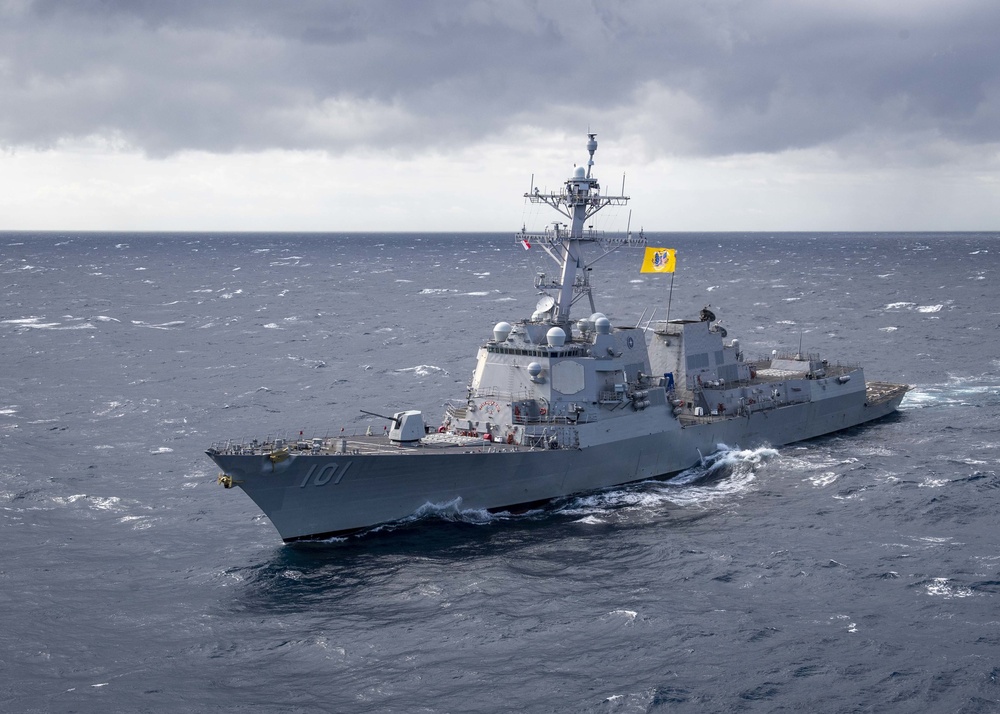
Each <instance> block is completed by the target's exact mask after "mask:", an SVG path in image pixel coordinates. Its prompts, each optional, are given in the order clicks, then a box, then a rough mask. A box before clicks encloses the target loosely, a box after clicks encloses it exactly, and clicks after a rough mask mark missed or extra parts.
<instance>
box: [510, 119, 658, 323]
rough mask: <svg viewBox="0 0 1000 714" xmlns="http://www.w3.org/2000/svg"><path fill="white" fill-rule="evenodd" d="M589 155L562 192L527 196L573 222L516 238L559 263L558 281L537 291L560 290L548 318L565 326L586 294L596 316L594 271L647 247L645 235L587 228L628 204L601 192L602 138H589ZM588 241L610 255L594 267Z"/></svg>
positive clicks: (537, 283) (541, 283) (543, 282)
mask: <svg viewBox="0 0 1000 714" xmlns="http://www.w3.org/2000/svg"><path fill="white" fill-rule="evenodd" d="M588 136H589V137H590V140H589V141H588V142H587V151H588V153H589V154H590V158H589V160H588V161H587V167H586V168H584V167H583V166H578V167H576V169H575V170H574V172H573V177H572V178H570V179H567V180H566V182H565V184H564V187H563V189H562V190H561V191H560V192H558V193H541V192H540V191H539V190H538V189H537V188H535V189H534V191H532V192H531V193H526V194H524V197H525V198H527V199H528V200H529V201H531V202H532V203H544V204H547V205H548V206H551V207H552V208H553V209H555V210H556V211H558V212H559V213H561V214H562V215H564V216H566V218H568V219H569V220H570V224H569V225H568V226H567V224H565V223H560V222H558V221H556V222H555V223H553V224H552V226H551V227H549V228H546V229H545V232H544V233H528V232H527V231H526V230H525V229H524V228H522V229H521V232H520V233H518V234H517V235H516V236H515V238H517V239H518V240H519V241H522V242H525V241H526V242H527V244H531V245H535V244H537V245H538V246H540V247H541V248H542V249H543V250H544V251H545V252H546V253H547V254H548V255H549V257H551V258H552V260H554V261H555V262H556V264H557V265H558V266H559V269H560V276H559V278H558V279H551V280H549V281H547V282H546V280H545V276H544V275H540V276H539V277H538V279H536V281H535V287H537V288H539V289H541V290H546V289H553V290H557V291H558V293H557V296H556V297H555V304H554V305H553V307H552V309H551V311H550V312H549V313H548V314H549V317H548V320H549V321H550V322H552V323H553V324H557V325H564V324H566V323H568V322H569V319H570V308H571V306H572V305H573V304H574V303H575V302H576V301H577V300H579V299H580V298H581V297H583V296H584V295H586V296H587V298H588V300H589V301H590V311H591V313H593V312H596V307H595V305H594V297H593V294H592V293H591V289H590V273H589V268H590V266H592V265H593V264H594V263H596V262H597V261H598V260H600V259H601V258H603V257H605V256H607V255H609V254H610V253H613V252H614V251H615V250H617V249H618V248H620V247H621V246H643V245H645V244H646V238H645V236H644V235H643V234H642V231H640V232H639V235H638V236H633V235H632V234H631V233H629V232H626V233H625V234H624V235H613V236H611V235H605V233H604V231H595V230H594V229H593V227H586V226H587V221H589V220H590V218H591V217H592V216H593V215H594V214H595V213H597V212H598V211H600V210H601V209H602V208H604V207H605V206H624V205H625V204H626V203H628V200H629V197H628V196H608V195H602V194H601V186H600V184H599V183H598V182H597V178H596V177H595V176H593V167H594V152H595V151H597V134H589V135H588ZM586 243H596V244H598V246H600V247H601V249H602V250H603V251H604V252H603V253H602V254H601V255H599V256H597V257H596V258H594V259H593V260H591V261H590V262H589V263H587V262H586V261H585V260H584V250H583V246H584V244H586Z"/></svg>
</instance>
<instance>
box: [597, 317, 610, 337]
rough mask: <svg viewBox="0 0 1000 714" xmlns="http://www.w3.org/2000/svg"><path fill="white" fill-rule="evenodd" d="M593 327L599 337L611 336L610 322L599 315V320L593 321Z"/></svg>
mask: <svg viewBox="0 0 1000 714" xmlns="http://www.w3.org/2000/svg"><path fill="white" fill-rule="evenodd" d="M594 327H595V328H597V334H599V335H610V334H611V320H609V319H608V318H606V317H605V316H604V315H601V316H600V317H599V318H597V319H596V320H594Z"/></svg>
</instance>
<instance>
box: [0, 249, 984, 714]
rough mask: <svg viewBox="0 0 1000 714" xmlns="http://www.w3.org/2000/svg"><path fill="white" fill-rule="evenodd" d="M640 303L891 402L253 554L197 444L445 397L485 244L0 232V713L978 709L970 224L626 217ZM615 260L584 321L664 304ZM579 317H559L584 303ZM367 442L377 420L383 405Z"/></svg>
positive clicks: (980, 409)
mask: <svg viewBox="0 0 1000 714" xmlns="http://www.w3.org/2000/svg"><path fill="white" fill-rule="evenodd" d="M649 239H650V244H651V245H662V246H665V247H671V248H676V249H677V251H678V269H677V273H675V280H674V285H673V294H672V299H671V313H670V317H671V318H677V317H693V316H694V315H696V314H697V311H698V310H699V309H700V308H701V307H703V306H705V305H707V304H710V305H711V306H712V309H713V311H714V312H715V313H716V315H717V316H718V317H719V319H720V320H721V321H722V324H723V325H724V326H725V327H726V329H727V330H728V333H729V337H738V338H739V339H740V341H741V343H742V345H743V351H744V352H745V353H746V354H747V355H748V357H752V356H758V355H768V354H770V352H771V350H772V349H775V348H777V349H779V350H788V351H797V350H798V349H799V345H800V344H801V348H802V349H803V351H808V352H820V353H822V354H823V356H824V357H826V358H828V359H830V360H831V361H833V360H837V361H840V362H842V363H861V364H863V365H864V366H865V369H866V375H867V377H868V378H869V379H875V380H883V381H897V382H905V383H907V384H910V385H912V386H913V390H912V391H911V392H910V393H909V394H908V395H907V397H906V399H905V400H904V402H903V404H902V407H901V409H900V411H899V412H898V413H897V414H896V415H893V416H891V417H889V418H886V419H884V420H882V421H880V422H877V423H874V424H871V425H868V426H865V427H861V428H855V429H851V430H849V431H846V432H843V433H839V434H836V435H832V436H828V437H824V438H820V439H815V440H813V441H809V442H807V443H802V444H798V445H793V446H787V447H783V448H779V449H769V448H762V449H754V450H746V449H742V448H740V445H738V444H731V445H728V449H727V450H725V451H724V452H723V453H722V454H720V455H717V456H716V457H713V458H712V459H711V460H710V461H707V462H706V464H705V465H704V466H700V467H698V468H695V469H693V470H691V471H689V472H686V473H685V474H682V475H681V476H680V477H679V478H678V479H675V480H674V481H673V482H649V483H642V484H637V485H634V486H630V487H627V488H620V489H616V490H613V491H609V492H604V493H599V494H587V495H583V496H580V497H575V498H568V499H565V500H563V501H560V502H558V503H554V504H552V506H551V507H550V508H548V509H545V510H541V511H534V512H529V513H527V514H522V515H518V516H510V515H501V516H489V515H488V514H484V513H478V512H472V513H462V512H438V513H429V514H425V515H424V516H422V517H419V518H412V519H408V520H406V521H405V522H401V523H395V524H390V525H389V526H386V527H382V528H377V529H372V530H370V531H369V532H367V533H362V534H360V535H357V536H352V537H350V538H346V539H341V540H334V541H328V542H323V543H310V544H303V545H294V546H291V545H283V544H282V542H281V539H280V538H279V536H278V534H277V532H276V531H275V530H274V529H273V527H272V526H271V524H270V522H269V521H268V520H267V519H266V518H265V517H264V516H262V515H261V514H260V513H259V512H258V511H257V509H256V507H255V506H254V505H253V504H252V502H251V501H250V500H249V499H248V498H247V497H246V496H245V495H244V494H243V493H242V492H241V491H240V490H238V489H232V490H225V489H223V488H221V487H219V486H218V485H217V484H216V482H215V478H216V475H217V470H216V469H215V468H214V465H213V464H212V463H211V462H210V461H209V460H208V458H207V457H206V456H205V455H204V453H203V452H204V450H205V449H206V448H207V447H208V446H210V445H211V444H212V443H213V442H215V441H220V440H224V439H227V438H241V437H252V436H262V435H268V434H272V435H276V434H277V435H280V434H282V433H284V434H289V435H295V434H297V433H298V431H299V430H303V431H305V432H306V433H307V434H314V433H327V432H329V433H338V432H339V430H340V429H341V428H344V427H347V428H351V427H358V426H363V425H365V424H366V423H368V422H367V421H366V420H367V419H368V418H369V417H366V416H365V415H363V414H361V413H360V411H359V410H360V409H368V410H371V411H374V412H380V413H385V412H391V411H393V410H398V409H403V408H417V409H421V410H422V411H423V412H424V413H425V414H427V415H428V418H429V420H431V421H436V420H437V419H438V418H439V415H440V414H441V413H442V411H443V405H444V402H445V400H447V399H449V398H453V397H458V398H462V397H464V395H465V386H466V384H467V383H468V381H469V378H470V376H471V373H472V369H473V366H474V356H475V353H476V350H477V348H478V347H479V345H480V343H481V342H483V341H484V340H486V339H488V338H489V337H490V335H491V332H492V327H493V325H494V324H495V323H496V322H498V321H499V320H501V319H504V320H508V321H514V320H516V319H519V318H522V317H526V316H528V315H529V314H530V313H531V312H532V309H533V307H534V304H535V301H536V299H537V295H536V293H535V290H534V289H533V287H532V280H533V277H534V274H535V272H536V269H540V270H545V271H549V272H550V273H551V266H550V265H549V264H548V263H547V258H546V257H545V256H544V254H542V253H541V252H540V251H538V250H537V249H532V250H531V251H524V250H522V248H521V247H520V246H518V245H516V244H515V243H514V240H513V238H512V236H510V235H507V234H503V235H501V234H411V235H401V234H377V235H371V234H369V235H342V234H329V235H320V234H225V233H214V234H125V233H113V234H99V233H13V232H8V233H2V234H0V283H2V285H3V292H2V308H0V357H2V370H0V539H2V545H0V633H2V634H0V710H2V711H4V712H192V711H198V712H216V711H218V712H230V711H247V710H253V711H268V712H435V713H437V712H499V711H519V712H608V713H610V712H806V711H809V712H812V711H817V712H996V711H1000V528H998V524H1000V516H998V511H1000V476H998V471H1000V270H998V268H1000V234H997V233H976V234H972V233H962V234H944V233H941V234H928V233H891V234H837V233H822V234H815V233H802V234H793V233H783V234H774V235H772V234H764V233H755V234H710V233H706V234H684V233H671V234H650V235H649ZM640 261H641V256H640V255H639V254H638V253H636V252H628V251H620V252H619V253H616V254H614V255H611V256H609V257H607V258H605V259H604V260H602V261H600V262H599V263H598V264H597V266H595V270H594V272H593V274H592V281H593V283H594V285H595V297H596V300H597V302H598V305H597V306H598V309H600V310H602V311H603V312H605V313H607V314H608V315H609V316H610V317H611V318H612V320H613V322H615V323H618V324H631V325H634V324H636V323H637V322H638V321H639V319H640V316H642V314H643V312H644V311H646V318H647V319H648V318H649V317H650V311H651V310H652V308H653V307H654V306H659V308H658V310H657V313H656V317H657V318H658V319H662V318H664V317H666V315H665V309H666V304H667V301H668V295H669V291H670V282H669V278H667V277H664V276H644V275H641V274H640V273H639V264H640ZM587 310H588V311H589V308H587ZM376 423H378V424H381V422H376Z"/></svg>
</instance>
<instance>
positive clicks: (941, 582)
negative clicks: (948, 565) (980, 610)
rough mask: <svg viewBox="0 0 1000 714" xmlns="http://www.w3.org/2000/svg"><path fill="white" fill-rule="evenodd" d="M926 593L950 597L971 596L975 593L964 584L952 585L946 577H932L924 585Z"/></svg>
mask: <svg viewBox="0 0 1000 714" xmlns="http://www.w3.org/2000/svg"><path fill="white" fill-rule="evenodd" d="M924 587H925V588H926V589H927V594H928V595H934V596H937V597H943V598H946V599H949V600H950V599H952V598H957V597H971V596H972V595H975V593H974V592H973V591H972V590H971V589H970V588H967V587H965V586H964V585H952V584H951V581H950V580H949V579H948V578H934V579H933V580H931V582H929V583H927V584H926V585H925V586H924Z"/></svg>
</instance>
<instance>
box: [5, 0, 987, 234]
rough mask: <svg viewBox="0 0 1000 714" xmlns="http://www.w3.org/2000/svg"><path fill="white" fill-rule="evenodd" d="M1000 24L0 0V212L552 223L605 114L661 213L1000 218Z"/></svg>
mask: <svg viewBox="0 0 1000 714" xmlns="http://www.w3.org/2000/svg"><path fill="white" fill-rule="evenodd" d="M998 38H1000V2H998V1H997V0H933V1H931V0H821V1H813V0H786V1H782V2H778V1H776V0H743V1H740V0H697V1H695V0H615V1H611V0H593V1H591V0H490V1H485V0H484V1H481V2H459V1H458V0H440V1H436V0H365V1H362V0H357V1H354V2H347V1H342V2H338V1H335V0H326V1H322V2H321V1H319V0H316V1H313V2H294V1H290V2H274V1H273V0H229V1H222V0H219V1H212V2H208V1H206V0H198V1H194V2H172V1H170V0H135V1H132V2H128V1H125V0H122V1H120V2H115V1H113V0H74V1H65V2H60V1H57V0H46V1H42V0H39V1H31V0H0V230H4V229H6V230H13V229H52V230H320V231H338V232H339V231H382V230H386V231H397V230H418V231H482V230H490V231H494V230H514V229H518V228H520V227H521V225H522V223H524V222H527V223H528V224H529V225H528V227H529V228H532V227H536V228H540V227H542V225H543V224H544V223H545V222H546V221H547V220H548V219H549V216H547V215H544V214H541V215H538V214H536V212H535V211H534V210H533V209H526V208H525V206H524V202H523V199H522V198H521V195H522V194H523V193H524V192H525V191H527V190H528V189H529V187H530V185H531V177H532V175H534V177H535V183H536V184H538V185H541V186H543V187H549V188H555V187H557V186H558V185H560V183H561V181H562V180H564V179H565V178H567V177H569V176H570V175H571V173H572V168H573V165H574V163H584V162H585V161H586V158H587V157H586V151H585V144H586V134H587V132H588V130H590V131H594V132H596V133H597V135H598V141H599V143H600V148H599V149H598V152H597V156H596V167H595V173H596V174H597V176H598V177H599V178H600V179H601V180H602V182H603V185H604V187H605V188H607V189H608V190H610V191H613V192H617V191H618V190H620V188H621V182H622V178H623V176H625V177H626V192H627V193H629V194H630V195H631V196H632V203H631V205H630V209H631V210H632V222H633V225H642V226H644V227H645V228H646V229H647V230H656V231H660V230H663V231H666V230H685V231H688V230H734V231H754V230H768V231H782V230H790V231H797V230H1000V39H998ZM553 216H554V214H553ZM616 218H617V219H621V218H622V217H621V216H620V215H619V216H617V217H616ZM532 222H534V223H535V225H534V226H533V225H531V224H532Z"/></svg>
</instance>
